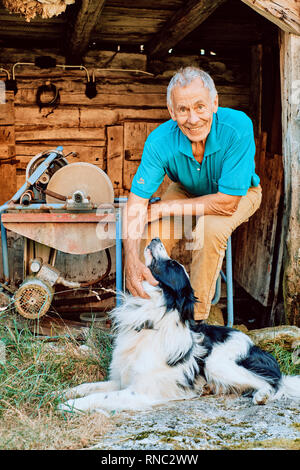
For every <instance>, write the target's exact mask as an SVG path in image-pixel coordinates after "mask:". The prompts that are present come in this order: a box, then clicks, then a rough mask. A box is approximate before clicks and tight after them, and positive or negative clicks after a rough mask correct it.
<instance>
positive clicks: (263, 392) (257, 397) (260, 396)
mask: <svg viewBox="0 0 300 470" xmlns="http://www.w3.org/2000/svg"><path fill="white" fill-rule="evenodd" d="M271 395H272V394H271V392H270V390H269V389H265V388H263V389H260V390H257V392H256V393H255V394H254V395H253V398H252V401H253V403H254V405H265V404H266V403H267V401H268V400H269V399H270V397H271Z"/></svg>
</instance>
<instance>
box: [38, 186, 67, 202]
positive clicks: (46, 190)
mask: <svg viewBox="0 0 300 470" xmlns="http://www.w3.org/2000/svg"><path fill="white" fill-rule="evenodd" d="M42 192H43V193H45V194H47V195H48V196H51V197H54V198H55V199H59V201H66V200H67V197H66V196H62V194H58V193H55V192H54V191H50V189H43V190H42Z"/></svg>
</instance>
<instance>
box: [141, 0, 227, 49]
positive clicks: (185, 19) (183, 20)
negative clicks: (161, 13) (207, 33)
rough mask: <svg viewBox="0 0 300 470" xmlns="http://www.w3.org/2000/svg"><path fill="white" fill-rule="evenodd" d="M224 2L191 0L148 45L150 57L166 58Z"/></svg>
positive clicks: (221, 0)
mask: <svg viewBox="0 0 300 470" xmlns="http://www.w3.org/2000/svg"><path fill="white" fill-rule="evenodd" d="M223 1H224V0H205V1H204V0H200V1H199V0H189V1H188V2H187V3H186V4H185V5H184V6H183V7H182V8H181V9H180V10H179V11H177V12H176V13H175V14H174V15H173V16H172V17H171V18H170V20H169V21H168V22H167V24H165V25H164V26H163V28H162V30H161V32H160V33H158V34H157V35H156V36H155V37H154V38H153V39H152V40H151V41H150V42H149V43H148V44H147V51H148V54H149V55H150V56H158V55H160V56H164V55H166V54H167V53H168V50H169V49H170V48H172V47H174V46H175V45H176V44H177V43H178V42H179V41H181V40H182V39H183V38H184V37H185V36H187V35H188V34H189V33H190V32H191V31H193V30H194V29H196V28H197V27H198V26H199V25H200V24H201V23H203V21H205V20H206V18H208V16H209V15H211V14H212V13H213V11H214V10H215V9H216V8H217V7H218V6H219V5H221V4H222V3H223Z"/></svg>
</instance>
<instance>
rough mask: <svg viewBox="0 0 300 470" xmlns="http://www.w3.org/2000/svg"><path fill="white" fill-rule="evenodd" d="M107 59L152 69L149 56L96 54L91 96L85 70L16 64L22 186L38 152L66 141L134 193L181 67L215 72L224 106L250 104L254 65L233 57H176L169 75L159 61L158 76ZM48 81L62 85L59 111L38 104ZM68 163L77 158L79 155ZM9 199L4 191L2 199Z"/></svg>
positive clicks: (11, 56)
mask: <svg viewBox="0 0 300 470" xmlns="http://www.w3.org/2000/svg"><path fill="white" fill-rule="evenodd" d="M41 53H42V54H43V55H45V51H39V50H36V51H31V52H29V51H18V52H16V51H15V50H7V51H2V52H1V54H0V66H3V67H4V68H6V69H10V67H11V65H12V64H13V63H15V62H20V61H21V62H33V61H34V57H35V56H37V55H41ZM46 53H47V52H46ZM48 54H49V55H52V56H55V57H56V59H57V63H62V57H59V56H57V55H56V54H53V53H52V52H51V51H50V52H49V53H48ZM108 62H110V63H109V67H110V68H111V69H115V68H123V69H124V68H125V67H126V69H130V70H134V69H136V70H140V71H145V69H146V65H147V64H146V56H145V55H143V54H118V57H116V54H114V53H112V52H101V53H100V52H95V51H93V52H90V53H89V55H88V56H87V57H86V60H85V63H86V67H87V69H88V70H89V73H90V74H91V73H92V71H94V73H95V77H96V82H97V92H98V94H97V96H96V97H95V98H93V99H89V98H87V97H86V95H85V83H86V74H85V72H84V71H79V70H76V71H75V70H72V71H68V70H67V71H63V70H62V69H59V68H55V69H52V70H41V69H38V68H37V67H35V66H32V67H31V66H30V67H29V66H18V67H17V68H16V80H17V85H18V92H17V94H16V96H15V99H14V130H15V157H16V159H17V160H18V163H16V174H17V179H16V185H17V187H20V186H21V185H22V184H23V182H24V177H25V169H26V165H27V163H28V162H29V161H30V159H31V158H32V157H33V156H34V155H36V154H37V153H39V152H41V151H43V150H47V149H51V148H54V147H56V146H57V145H63V147H64V152H65V154H67V153H69V152H71V151H75V152H77V153H78V159H77V160H76V161H78V160H81V161H88V162H91V163H93V164H95V165H97V166H99V167H101V168H102V169H103V170H105V171H107V172H108V174H109V176H110V177H111V179H112V180H113V182H114V187H115V195H116V196H118V195H126V194H128V192H129V189H130V185H131V180H132V177H133V175H134V173H135V171H136V169H137V167H138V165H139V161H140V158H141V153H142V148H143V143H144V141H145V139H146V137H147V135H148V134H149V132H151V130H153V129H154V128H155V127H156V126H157V125H159V124H160V123H161V122H163V121H165V120H167V119H169V114H168V111H167V108H166V101H165V97H166V86H167V83H168V81H169V78H170V75H172V73H174V71H175V70H177V69H178V68H179V67H180V66H182V65H187V64H191V63H194V64H198V65H200V66H202V67H203V68H204V69H206V70H208V71H209V72H210V73H211V74H212V76H213V77H214V78H215V80H216V84H217V87H218V91H219V94H220V104H221V105H222V106H228V107H234V108H237V109H242V110H244V111H246V112H247V111H248V109H249V84H248V83H247V75H248V74H247V70H244V69H243V66H239V64H238V61H236V62H235V61H234V60H233V59H226V60H222V58H219V57H218V58H216V57H214V56H211V57H210V56H209V57H203V58H200V59H199V56H198V57H196V56H191V57H186V56H182V57H173V58H169V59H168V64H167V72H166V63H164V66H163V65H162V64H158V63H157V62H156V63H155V67H154V68H155V70H154V72H155V76H152V75H150V74H143V73H139V72H127V71H113V70H102V68H103V66H104V65H105V64H106V63H108ZM125 64H126V65H125ZM159 70H160V72H159ZM48 79H50V80H51V83H53V84H54V85H55V86H56V87H57V88H58V89H59V92H60V103H59V105H58V106H57V107H56V108H54V109H52V108H42V109H39V108H38V106H37V104H36V91H37V88H38V86H40V85H42V84H43V83H44V82H45V81H46V80H48ZM115 127H116V129H114V128H115ZM111 133H114V134H115V137H114V141H112V140H111V139H112V137H111ZM116 139H117V140H118V141H116ZM115 147H117V150H116V148H115ZM116 151H117V152H118V156H116ZM69 161H70V162H72V161H74V158H73V159H72V158H70V160H69ZM5 197H6V196H5ZM5 197H4V195H2V194H1V191H0V199H1V202H4V199H5Z"/></svg>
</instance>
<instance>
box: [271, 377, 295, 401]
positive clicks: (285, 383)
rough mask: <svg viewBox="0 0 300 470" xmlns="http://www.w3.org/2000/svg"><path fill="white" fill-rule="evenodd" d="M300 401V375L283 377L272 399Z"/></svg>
mask: <svg viewBox="0 0 300 470" xmlns="http://www.w3.org/2000/svg"><path fill="white" fill-rule="evenodd" d="M280 398H291V399H292V400H300V375H283V376H282V378H281V381H280V385H279V389H278V390H277V392H276V394H275V396H274V399H275V400H277V399H280Z"/></svg>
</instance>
